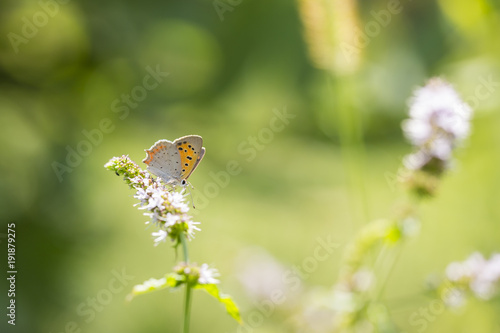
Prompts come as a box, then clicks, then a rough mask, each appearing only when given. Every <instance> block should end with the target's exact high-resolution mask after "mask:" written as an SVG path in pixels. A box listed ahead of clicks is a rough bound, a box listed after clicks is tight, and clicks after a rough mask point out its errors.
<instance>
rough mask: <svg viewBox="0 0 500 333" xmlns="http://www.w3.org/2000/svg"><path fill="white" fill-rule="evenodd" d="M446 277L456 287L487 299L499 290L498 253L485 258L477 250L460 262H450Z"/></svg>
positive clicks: (499, 259) (499, 270) (499, 258)
mask: <svg viewBox="0 0 500 333" xmlns="http://www.w3.org/2000/svg"><path fill="white" fill-rule="evenodd" d="M446 277H447V279H448V281H449V282H450V283H452V284H453V285H454V286H456V288H457V289H462V290H463V289H469V290H470V291H471V292H472V293H473V294H474V295H475V296H476V297H478V298H480V299H483V300H489V299H491V298H492V297H494V296H495V295H497V294H498V293H499V291H500V254H494V255H492V256H491V258H490V259H489V260H488V259H485V258H484V257H483V255H482V254H481V253H479V252H475V253H473V254H471V255H470V256H469V257H468V258H467V259H466V260H464V261H462V262H452V263H450V264H449V265H448V267H447V268H446Z"/></svg>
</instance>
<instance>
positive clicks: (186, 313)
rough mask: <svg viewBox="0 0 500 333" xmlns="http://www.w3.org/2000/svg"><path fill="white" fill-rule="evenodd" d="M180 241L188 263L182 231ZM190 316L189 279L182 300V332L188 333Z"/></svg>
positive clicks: (184, 237) (185, 242) (185, 241)
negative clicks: (184, 296)
mask: <svg viewBox="0 0 500 333" xmlns="http://www.w3.org/2000/svg"><path fill="white" fill-rule="evenodd" d="M180 238H181V243H182V252H183V253H184V262H185V263H186V264H188V263H189V253H188V247H187V240H186V236H185V235H184V233H181V235H180ZM190 316H191V286H190V285H189V281H186V298H185V300H184V325H183V326H182V333H189V319H190Z"/></svg>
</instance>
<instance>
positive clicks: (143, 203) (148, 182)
mask: <svg viewBox="0 0 500 333" xmlns="http://www.w3.org/2000/svg"><path fill="white" fill-rule="evenodd" d="M105 167H106V168H107V169H109V170H112V171H114V172H115V173H116V174H118V175H123V176H124V180H125V182H126V183H127V184H128V185H129V186H130V187H131V188H133V189H135V190H136V193H135V195H134V198H136V199H138V200H139V202H138V203H137V204H136V205H137V206H139V209H141V210H145V211H146V212H145V213H144V215H145V216H148V217H149V221H147V222H146V224H153V225H155V226H156V227H158V229H159V230H158V231H156V232H153V233H152V236H153V237H154V242H155V246H156V245H158V244H159V243H161V242H165V241H166V239H167V237H169V238H170V239H171V240H172V241H176V242H177V243H178V242H179V236H180V234H181V233H184V234H185V235H186V237H187V238H188V239H192V238H193V237H194V233H195V231H197V230H200V229H199V228H198V227H197V225H198V224H199V222H193V221H192V218H191V216H189V215H187V213H188V212H189V206H188V204H187V203H186V195H185V193H184V189H182V190H181V191H180V192H177V191H175V190H174V188H172V187H169V186H167V185H165V184H163V183H161V182H160V180H159V179H153V178H152V177H151V175H150V174H149V173H148V172H147V171H143V170H141V168H139V166H138V165H137V164H135V163H134V162H132V161H131V160H130V158H129V157H128V156H125V155H123V156H121V157H115V158H113V159H111V160H110V161H109V162H108V163H106V165H105Z"/></svg>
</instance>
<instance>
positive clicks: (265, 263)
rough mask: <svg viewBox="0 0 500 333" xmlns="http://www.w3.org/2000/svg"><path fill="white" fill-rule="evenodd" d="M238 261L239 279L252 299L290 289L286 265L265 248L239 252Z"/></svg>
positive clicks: (266, 296)
mask: <svg viewBox="0 0 500 333" xmlns="http://www.w3.org/2000/svg"><path fill="white" fill-rule="evenodd" d="M237 262H238V268H237V272H238V280H239V281H240V283H241V284H242V285H243V287H244V288H245V291H246V292H247V294H248V296H249V297H251V298H252V299H254V300H263V299H270V298H271V295H272V294H273V293H274V292H276V291H277V290H280V291H282V292H286V291H288V289H289V288H288V286H287V285H285V283H284V277H286V272H287V269H286V267H285V266H283V264H281V263H280V262H279V261H278V260H277V259H276V258H274V257H273V256H272V255H270V254H269V253H268V252H267V251H265V250H264V249H261V248H259V247H251V248H247V249H245V250H244V251H242V252H241V253H240V254H239V256H238V259H237ZM298 281H299V280H298Z"/></svg>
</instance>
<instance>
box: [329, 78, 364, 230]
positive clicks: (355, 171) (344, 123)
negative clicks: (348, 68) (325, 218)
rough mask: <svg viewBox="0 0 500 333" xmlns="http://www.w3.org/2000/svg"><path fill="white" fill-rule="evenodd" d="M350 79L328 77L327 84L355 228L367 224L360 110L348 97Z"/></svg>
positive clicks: (349, 95) (350, 89) (350, 91)
mask: <svg viewBox="0 0 500 333" xmlns="http://www.w3.org/2000/svg"><path fill="white" fill-rule="evenodd" d="M353 81H354V80H353V79H350V78H348V77H346V78H343V80H342V82H339V81H338V80H335V79H334V77H333V75H329V76H328V83H329V85H330V88H331V89H332V91H333V93H334V96H336V104H335V110H336V113H337V117H338V118H337V121H338V128H337V132H338V134H339V139H340V148H341V155H342V162H343V165H344V170H345V171H346V173H347V176H348V179H349V191H350V197H351V202H352V204H353V210H354V211H356V212H358V215H357V216H354V219H355V220H357V223H358V226H360V225H363V224H364V223H367V222H368V221H370V214H369V212H368V199H367V193H366V192H367V191H366V188H365V183H366V179H365V170H364V165H365V164H366V163H365V146H364V138H363V128H362V123H361V122H362V119H361V115H360V110H359V109H358V108H357V107H356V106H355V103H354V100H355V98H354V97H353V96H352V91H353V87H352V85H353Z"/></svg>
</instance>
